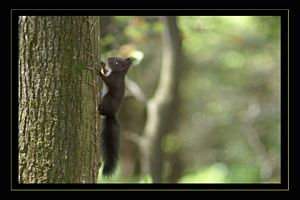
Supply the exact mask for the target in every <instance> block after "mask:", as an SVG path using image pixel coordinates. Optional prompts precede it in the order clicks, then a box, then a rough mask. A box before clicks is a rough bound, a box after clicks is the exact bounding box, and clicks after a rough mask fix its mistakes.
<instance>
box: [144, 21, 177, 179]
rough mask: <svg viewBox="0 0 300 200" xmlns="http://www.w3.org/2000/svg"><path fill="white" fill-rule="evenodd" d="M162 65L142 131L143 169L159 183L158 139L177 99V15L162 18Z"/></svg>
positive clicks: (160, 158)
mask: <svg viewBox="0 0 300 200" xmlns="http://www.w3.org/2000/svg"><path fill="white" fill-rule="evenodd" d="M162 20H163V24H164V31H163V34H162V66H161V72H160V79H159V83H158V87H157V89H156V91H155V94H154V96H153V98H152V99H150V100H149V101H148V103H147V121H146V125H145V129H144V134H143V139H142V141H143V144H142V145H141V147H142V149H141V152H142V172H143V174H144V175H148V174H150V175H151V177H152V179H153V182H160V181H161V178H162V168H163V151H162V148H161V141H162V138H163V136H165V135H166V134H167V133H168V132H169V131H170V129H171V128H172V127H173V126H174V124H173V123H174V122H175V121H174V120H175V118H176V99H177V98H178V94H177V86H178V75H179V65H180V57H181V39H180V35H179V30H178V27H177V24H176V17H175V16H169V17H162Z"/></svg>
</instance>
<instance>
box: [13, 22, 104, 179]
mask: <svg viewBox="0 0 300 200" xmlns="http://www.w3.org/2000/svg"><path fill="white" fill-rule="evenodd" d="M99 42H100V41H99V18H98V17H56V16H53V17H43V16H32V17H27V16H26V17H25V16H22V17H19V68H18V70H19V85H18V89H19V94H18V95H19V176H18V179H19V183H95V182H96V181H97V177H98V170H99V164H100V162H99V159H100V148H99V143H100V141H99V138H100V137H99V134H100V131H99V122H100V117H99V115H98V114H97V110H96V108H97V106H96V105H97V101H99V100H98V94H97V93H98V92H97V91H99V90H100V89H99V87H98V86H97V85H99V84H97V83H96V74H95V73H94V72H93V71H91V70H86V69H85V67H86V66H92V65H93V64H94V63H95V62H96V60H95V59H96V58H97V56H99V52H98V49H99ZM94 58H95V59H94Z"/></svg>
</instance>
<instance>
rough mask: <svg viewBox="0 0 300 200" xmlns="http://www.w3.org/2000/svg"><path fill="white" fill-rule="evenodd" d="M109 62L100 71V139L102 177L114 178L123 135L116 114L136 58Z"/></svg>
mask: <svg viewBox="0 0 300 200" xmlns="http://www.w3.org/2000/svg"><path fill="white" fill-rule="evenodd" d="M107 61H108V65H106V64H105V63H104V62H101V70H100V71H98V75H99V76H100V77H101V79H102V81H103V88H102V90H101V101H100V104H99V105H98V111H99V112H100V114H101V115H102V116H104V117H103V119H102V130H101V138H100V139H101V146H100V148H101V154H102V161H103V163H104V167H103V170H102V175H103V176H112V175H113V174H114V172H115V170H116V168H117V165H118V160H119V149H120V134H121V127H120V124H119V122H118V120H117V118H116V114H117V111H118V109H119V107H120V104H121V102H122V99H123V97H124V93H125V74H126V73H127V71H128V69H129V67H130V66H131V64H132V62H133V61H134V58H132V57H129V58H126V59H123V58H119V57H110V58H108V59H107Z"/></svg>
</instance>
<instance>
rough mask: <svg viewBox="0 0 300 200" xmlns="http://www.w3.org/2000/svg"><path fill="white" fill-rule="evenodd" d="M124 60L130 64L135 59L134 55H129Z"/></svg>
mask: <svg viewBox="0 0 300 200" xmlns="http://www.w3.org/2000/svg"><path fill="white" fill-rule="evenodd" d="M126 61H127V62H129V63H130V65H131V64H132V63H133V61H135V58H134V57H129V58H126Z"/></svg>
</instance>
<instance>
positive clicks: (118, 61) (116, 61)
mask: <svg viewBox="0 0 300 200" xmlns="http://www.w3.org/2000/svg"><path fill="white" fill-rule="evenodd" d="M107 61H108V66H109V67H110V68H111V70H112V71H116V72H124V73H127V71H128V69H129V67H130V66H131V64H132V62H133V61H134V58H132V57H129V58H126V59H124V58H119V57H110V58H108V59H107Z"/></svg>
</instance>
